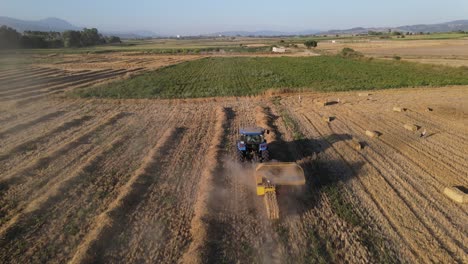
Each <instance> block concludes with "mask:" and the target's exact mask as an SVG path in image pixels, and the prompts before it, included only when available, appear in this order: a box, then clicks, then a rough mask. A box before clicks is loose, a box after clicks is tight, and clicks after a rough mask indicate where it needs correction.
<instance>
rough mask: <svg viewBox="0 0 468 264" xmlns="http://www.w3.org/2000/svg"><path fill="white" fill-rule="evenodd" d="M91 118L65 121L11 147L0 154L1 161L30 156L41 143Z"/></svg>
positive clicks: (84, 117)
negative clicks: (46, 131) (42, 133)
mask: <svg viewBox="0 0 468 264" xmlns="http://www.w3.org/2000/svg"><path fill="white" fill-rule="evenodd" d="M91 119H92V117H91V116H82V117H78V118H75V119H72V120H71V121H68V122H65V123H63V124H62V125H60V126H58V127H56V128H55V129H52V130H50V131H49V132H48V133H45V134H44V135H42V136H39V137H37V138H33V139H31V140H28V141H26V142H23V143H21V144H19V145H16V146H15V147H13V148H11V149H9V150H8V151H7V152H6V153H5V154H2V155H0V161H2V162H4V161H5V160H7V159H12V158H15V156H20V155H21V156H22V157H21V158H24V156H29V155H31V154H32V151H33V150H37V149H39V148H40V147H39V146H40V145H43V144H45V143H46V142H48V141H49V140H50V139H51V138H52V139H53V137H54V136H56V135H57V134H60V133H62V132H65V131H68V130H70V129H73V128H75V127H81V126H82V125H83V124H84V123H86V122H87V121H89V120H91ZM0 168H1V166H0Z"/></svg>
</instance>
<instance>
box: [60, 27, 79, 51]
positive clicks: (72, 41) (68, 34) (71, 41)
mask: <svg viewBox="0 0 468 264" xmlns="http://www.w3.org/2000/svg"><path fill="white" fill-rule="evenodd" d="M62 37H63V45H64V46H65V47H67V48H78V47H81V32H80V31H75V30H67V31H65V32H63V34H62Z"/></svg>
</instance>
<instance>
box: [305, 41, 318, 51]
mask: <svg viewBox="0 0 468 264" xmlns="http://www.w3.org/2000/svg"><path fill="white" fill-rule="evenodd" d="M304 45H305V46H306V47H307V48H308V49H310V48H312V47H313V48H315V47H317V41H315V40H307V41H306V42H304Z"/></svg>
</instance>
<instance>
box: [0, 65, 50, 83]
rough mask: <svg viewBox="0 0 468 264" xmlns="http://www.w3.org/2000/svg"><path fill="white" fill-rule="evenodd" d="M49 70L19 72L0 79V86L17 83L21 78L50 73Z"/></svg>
mask: <svg viewBox="0 0 468 264" xmlns="http://www.w3.org/2000/svg"><path fill="white" fill-rule="evenodd" d="M50 70H51V69H49V68H37V69H24V70H23V71H18V72H16V73H11V74H9V75H8V76H5V77H3V78H0V85H3V84H7V83H11V82H14V81H16V80H17V79H19V78H24V77H26V78H27V77H28V76H32V75H37V74H41V73H45V72H48V71H50Z"/></svg>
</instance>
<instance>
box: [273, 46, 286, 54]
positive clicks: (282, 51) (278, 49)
mask: <svg viewBox="0 0 468 264" xmlns="http://www.w3.org/2000/svg"><path fill="white" fill-rule="evenodd" d="M272 51H273V52H276V53H285V52H286V48H285V47H279V48H277V47H273V49H272Z"/></svg>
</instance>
